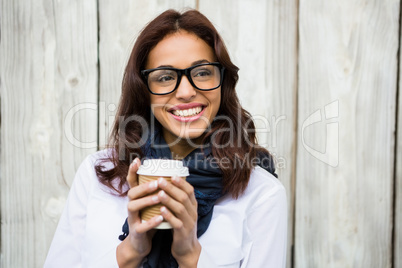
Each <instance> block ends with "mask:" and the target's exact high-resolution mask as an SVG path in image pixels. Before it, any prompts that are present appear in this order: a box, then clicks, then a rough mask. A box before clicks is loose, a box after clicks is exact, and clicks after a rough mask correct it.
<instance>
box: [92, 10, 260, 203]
mask: <svg viewBox="0 0 402 268" xmlns="http://www.w3.org/2000/svg"><path fill="white" fill-rule="evenodd" d="M181 30H184V31H187V32H189V33H193V34H195V35H197V36H198V37H199V38H201V39H202V40H204V41H205V42H206V43H207V44H208V45H209V46H210V47H211V48H212V49H213V51H214V52H215V55H216V58H217V61H218V62H219V63H220V64H221V65H222V66H224V67H225V73H224V79H223V83H222V86H221V92H222V93H221V94H222V95H221V104H220V108H219V111H218V113H217V116H216V118H215V119H214V120H213V122H212V123H211V126H210V127H209V128H207V133H205V134H204V142H206V141H207V140H208V141H211V138H213V142H211V144H212V155H213V157H214V158H215V159H218V160H219V159H225V161H224V162H220V161H217V163H218V165H219V167H220V169H221V170H222V175H223V189H224V191H225V193H230V194H231V195H232V196H233V197H234V198H238V197H239V196H240V195H241V194H242V193H243V192H244V190H245V189H246V187H247V184H248V182H249V178H250V173H251V169H252V168H253V167H254V165H255V163H254V162H253V159H254V158H255V157H256V156H257V153H258V152H260V151H265V152H266V153H267V151H266V150H265V149H264V148H262V147H259V146H258V144H257V140H256V135H255V125H254V122H253V120H252V118H251V115H250V114H249V113H248V112H247V111H246V110H244V109H243V108H242V107H241V105H240V102H239V99H238V97H237V94H236V91H235V86H236V83H237V80H238V70H239V69H238V68H237V67H236V66H235V65H234V64H233V63H232V61H231V60H230V57H229V54H228V52H227V50H226V47H225V45H224V42H223V40H222V38H221V37H220V35H219V33H218V32H217V30H216V29H215V27H214V26H213V25H212V23H211V22H210V21H209V20H208V19H207V18H206V17H205V16H204V15H203V14H201V13H200V12H198V11H197V10H188V11H186V12H184V13H180V12H177V11H175V10H167V11H165V12H163V13H162V14H160V15H159V16H158V17H156V18H155V19H154V20H152V21H151V22H150V23H149V24H147V25H146V26H145V28H144V29H143V30H142V31H141V33H140V35H139V36H138V38H137V40H136V42H135V44H134V47H133V50H132V52H131V55H130V58H129V60H128V63H127V66H126V69H125V72H124V76H123V82H122V94H121V98H120V103H119V107H118V111H117V115H116V120H115V122H114V125H113V129H112V132H111V136H110V139H109V147H111V148H113V150H112V151H113V152H114V153H111V154H109V155H108V157H107V158H104V159H101V161H98V162H97V164H96V165H95V170H96V173H97V176H98V177H99V180H100V182H101V183H103V184H105V185H107V186H108V187H110V188H112V189H114V190H115V191H116V192H117V193H118V194H120V195H125V194H127V191H124V190H123V189H124V187H123V186H124V185H125V184H126V176H127V172H128V167H129V165H130V162H131V161H132V160H133V159H132V158H133V157H132V156H133V155H135V156H139V157H143V156H144V155H143V152H142V150H141V147H140V146H133V145H139V144H140V143H141V142H143V140H144V139H143V136H144V132H145V131H146V129H144V125H150V123H151V116H152V113H151V108H150V95H149V94H150V93H149V92H148V90H147V87H146V84H145V81H144V80H143V78H142V76H141V73H140V72H141V70H143V69H144V68H145V63H146V61H147V58H148V55H149V53H150V51H151V50H152V49H153V48H154V47H155V46H156V45H157V44H158V43H159V42H160V41H161V40H162V39H164V38H165V37H166V36H167V35H169V34H172V33H175V32H178V31H181ZM133 117H135V118H137V119H139V118H141V120H129V119H130V118H133ZM228 119H229V120H228ZM222 129H230V132H231V133H230V135H228V133H227V132H224V131H217V130H222ZM234 137H235V139H236V141H235V142H234V140H233V139H234ZM216 144H218V145H221V146H214V145H216ZM223 145H224V146H223ZM122 156H123V157H122ZM130 156H131V157H130ZM106 162H111V163H112V164H113V168H111V169H106V168H105V165H104V164H105V163H106ZM239 164H240V165H241V167H239ZM115 180H117V181H115ZM116 182H117V183H116Z"/></svg>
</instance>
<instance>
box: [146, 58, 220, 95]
mask: <svg viewBox="0 0 402 268" xmlns="http://www.w3.org/2000/svg"><path fill="white" fill-rule="evenodd" d="M205 65H213V66H218V67H219V71H220V74H221V80H220V81H219V85H218V86H216V87H214V88H210V89H201V88H199V87H197V86H196V85H195V84H194V82H193V79H192V78H191V75H190V73H191V70H193V69H195V68H197V67H200V66H205ZM157 70H172V71H175V72H176V73H177V82H176V86H175V87H174V89H173V90H172V91H170V92H167V93H155V92H152V91H151V89H150V88H149V84H148V76H149V74H150V73H151V72H153V71H157ZM224 73H225V67H224V66H222V64H220V63H219V62H210V63H201V64H197V65H193V66H191V67H188V68H186V69H178V68H173V67H159V68H154V69H148V70H142V71H141V75H142V76H143V77H144V79H145V83H146V84H147V89H148V91H149V92H151V94H154V95H167V94H170V93H172V92H174V91H175V90H176V89H177V88H178V87H179V85H180V82H181V78H182V76H183V75H185V76H186V77H187V79H188V81H190V84H191V85H192V86H193V87H195V88H196V89H198V90H201V91H210V90H214V89H217V88H218V87H220V86H221V85H222V82H223V75H224Z"/></svg>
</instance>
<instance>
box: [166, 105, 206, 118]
mask: <svg viewBox="0 0 402 268" xmlns="http://www.w3.org/2000/svg"><path fill="white" fill-rule="evenodd" d="M201 111H202V108H201V106H198V107H196V108H190V109H186V110H174V111H173V112H172V113H173V114H174V115H176V116H181V117H186V116H194V115H197V114H199V113H200V112H201Z"/></svg>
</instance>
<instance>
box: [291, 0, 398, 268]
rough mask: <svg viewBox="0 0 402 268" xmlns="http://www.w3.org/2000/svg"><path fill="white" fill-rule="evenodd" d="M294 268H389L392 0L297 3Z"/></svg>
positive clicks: (393, 61) (395, 8)
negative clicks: (297, 70)
mask: <svg viewBox="0 0 402 268" xmlns="http://www.w3.org/2000/svg"><path fill="white" fill-rule="evenodd" d="M299 8H300V13H299V14H300V19H299V33H300V47H299V48H300V49H299V55H300V57H299V102H298V107H299V111H298V129H299V133H300V134H301V135H300V136H301V137H300V143H299V145H298V150H297V175H296V229H295V250H296V252H295V253H296V256H295V261H296V262H295V264H296V265H295V266H296V267H390V266H391V250H392V249H391V247H392V245H391V232H392V185H393V164H394V130H395V96H396V80H397V78H396V76H397V57H396V56H397V51H398V39H399V38H398V27H399V26H398V21H399V2H397V1H381V0H377V1H368V2H361V1H341V2H335V1H325V2H322V1H321V2H318V1H314V0H305V1H301V2H300V7H299Z"/></svg>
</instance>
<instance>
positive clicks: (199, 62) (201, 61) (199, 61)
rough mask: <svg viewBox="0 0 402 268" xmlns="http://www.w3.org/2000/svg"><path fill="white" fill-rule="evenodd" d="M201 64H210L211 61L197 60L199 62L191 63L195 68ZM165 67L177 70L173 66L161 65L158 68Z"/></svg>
mask: <svg viewBox="0 0 402 268" xmlns="http://www.w3.org/2000/svg"><path fill="white" fill-rule="evenodd" d="M201 63H210V61H209V60H206V59H202V60H197V61H194V62H192V63H191V66H194V65H197V64H201ZM191 66H190V67H191ZM163 67H168V68H175V67H173V66H172V65H160V66H158V67H156V68H163Z"/></svg>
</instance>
